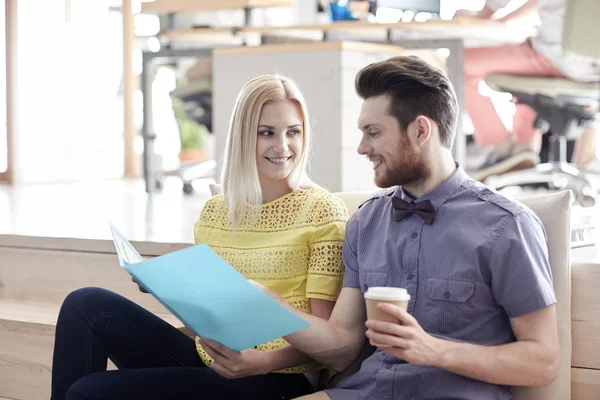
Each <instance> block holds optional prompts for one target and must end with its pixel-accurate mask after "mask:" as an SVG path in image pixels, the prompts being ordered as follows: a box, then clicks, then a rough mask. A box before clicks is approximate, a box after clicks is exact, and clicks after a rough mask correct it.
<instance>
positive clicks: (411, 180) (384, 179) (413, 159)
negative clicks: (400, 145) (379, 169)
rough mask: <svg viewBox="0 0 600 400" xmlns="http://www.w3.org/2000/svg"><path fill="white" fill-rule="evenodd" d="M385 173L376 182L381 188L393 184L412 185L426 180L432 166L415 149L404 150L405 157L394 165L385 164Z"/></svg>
mask: <svg viewBox="0 0 600 400" xmlns="http://www.w3.org/2000/svg"><path fill="white" fill-rule="evenodd" d="M384 168H386V169H385V173H384V174H383V176H381V177H380V178H379V179H377V178H376V179H375V184H376V185H377V186H379V187H380V188H388V187H392V186H410V185H415V184H418V183H420V182H422V181H423V180H425V179H426V178H427V177H428V176H429V175H430V174H431V168H430V167H429V166H428V165H427V164H426V163H425V162H424V160H423V158H422V157H419V155H418V154H416V153H415V152H414V151H413V150H404V154H403V159H402V160H401V161H398V162H396V163H395V164H394V165H390V166H389V168H388V165H387V164H385V165H384Z"/></svg>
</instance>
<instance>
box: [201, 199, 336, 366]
mask: <svg viewBox="0 0 600 400" xmlns="http://www.w3.org/2000/svg"><path fill="white" fill-rule="evenodd" d="M227 211H228V207H227V204H226V203H225V199H224V198H223V196H222V195H218V196H214V197H212V198H211V199H209V200H208V202H207V203H206V205H205V206H204V208H203V209H202V212H201V214H200V218H199V220H198V222H196V225H195V227H194V233H195V241H196V244H200V243H205V244H207V245H209V246H210V247H211V248H212V249H213V250H214V251H215V252H216V253H217V254H219V256H221V257H222V258H223V259H224V260H225V261H227V262H228V263H229V264H230V265H231V266H232V267H234V268H235V269H237V270H238V271H239V272H240V273H241V274H242V275H244V276H245V277H246V278H248V279H252V280H255V281H256V282H259V283H260V284H262V285H264V286H266V287H268V288H270V289H271V290H273V291H275V292H276V293H277V294H279V295H280V296H281V297H282V298H284V299H285V300H286V301H287V302H288V303H290V304H291V305H292V306H294V307H296V308H297V309H299V310H302V311H304V312H307V313H310V312H311V306H310V300H309V299H324V300H330V301H335V300H337V297H338V295H339V292H340V290H341V286H342V276H343V273H344V265H343V263H342V243H343V241H344V235H345V229H346V221H347V219H348V211H347V210H346V206H345V205H344V203H343V202H342V201H341V200H340V199H338V198H337V197H335V196H334V195H332V194H331V193H329V192H327V191H325V190H323V189H320V188H307V189H301V190H297V191H294V192H291V193H289V194H287V195H285V196H283V197H281V198H279V199H277V200H274V201H272V202H269V203H266V204H263V205H262V207H261V209H260V215H258V217H256V216H255V217H254V219H253V221H254V222H252V223H251V222H249V220H248V221H244V219H243V218H242V221H240V222H239V223H238V224H237V226H232V224H231V223H230V222H229V220H228V218H227ZM286 344H287V342H286V341H285V340H284V339H283V338H280V339H275V340H272V341H270V342H267V343H264V344H262V345H259V346H256V350H259V351H271V350H276V349H278V348H281V347H283V346H285V345H286ZM196 348H197V350H198V354H199V355H200V357H201V358H202V360H203V361H204V363H205V364H206V365H209V366H210V364H211V363H212V359H211V358H210V356H209V355H208V354H207V353H206V352H205V351H204V349H203V348H202V346H201V345H200V343H199V341H198V338H196ZM321 368H323V367H321V366H320V365H319V364H317V363H315V362H310V363H307V364H304V365H300V366H297V367H292V368H286V369H283V370H279V371H275V372H279V373H304V372H307V371H312V370H318V369H321Z"/></svg>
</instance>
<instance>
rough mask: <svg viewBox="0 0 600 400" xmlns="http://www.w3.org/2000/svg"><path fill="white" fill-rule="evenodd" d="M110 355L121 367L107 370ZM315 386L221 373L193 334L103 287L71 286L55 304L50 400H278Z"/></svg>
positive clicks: (288, 377)
mask: <svg viewBox="0 0 600 400" xmlns="http://www.w3.org/2000/svg"><path fill="white" fill-rule="evenodd" d="M109 358H110V359H111V360H112V362H113V363H114V364H115V365H116V366H117V367H118V368H119V369H118V370H116V371H106V366H107V360H108V359H109ZM312 392H313V388H312V386H311V384H310V383H309V382H308V380H307V379H306V378H305V377H304V375H302V374H267V375H258V376H251V377H247V378H242V379H231V380H229V379H226V378H223V377H222V376H220V375H218V374H217V373H216V372H214V371H213V370H212V369H210V368H207V367H205V366H204V363H203V362H202V360H201V359H200V357H199V356H198V353H197V352H196V347H195V344H194V341H193V340H192V339H191V338H189V337H187V336H186V335H185V334H183V333H182V332H180V331H179V330H178V329H176V328H175V327H173V326H171V325H170V324H168V323H167V322H165V321H163V320H162V319H161V318H159V317H157V316H155V315H154V314H152V313H151V312H149V311H147V310H145V309H143V308H142V307H140V306H138V305H137V304H135V303H133V302H132V301H129V300H127V299H126V298H124V297H122V296H120V295H118V294H116V293H113V292H110V291H108V290H105V289H100V288H84V289H79V290H76V291H74V292H72V293H71V294H69V296H67V298H66V299H65V301H64V303H63V305H62V308H61V310H60V314H59V317H58V323H57V325H56V338H55V343H54V358H53V361H52V400H64V399H68V400H76V399H77V400H84V399H85V400H105V399H106V400H108V399H111V400H120V399H128V400H133V399H140V400H142V399H143V400H153V399H173V400H183V399H194V400H202V399H219V400H224V399H274V400H275V399H277V400H281V399H293V398H295V397H299V396H303V395H305V394H309V393H312Z"/></svg>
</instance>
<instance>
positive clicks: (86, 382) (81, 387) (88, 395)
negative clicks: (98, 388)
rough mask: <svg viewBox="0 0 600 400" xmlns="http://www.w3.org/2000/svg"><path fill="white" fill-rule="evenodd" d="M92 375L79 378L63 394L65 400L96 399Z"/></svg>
mask: <svg viewBox="0 0 600 400" xmlns="http://www.w3.org/2000/svg"><path fill="white" fill-rule="evenodd" d="M93 375H94V374H92V375H87V376H84V377H83V378H79V379H78V380H77V381H76V382H75V383H74V384H72V385H71V387H70V388H69V390H67V393H65V400H89V399H96V398H97V397H96V396H95V393H94V390H93V387H94V383H93V382H94V376H93Z"/></svg>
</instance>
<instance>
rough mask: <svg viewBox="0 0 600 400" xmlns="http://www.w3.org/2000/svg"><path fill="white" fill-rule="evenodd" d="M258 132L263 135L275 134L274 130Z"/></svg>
mask: <svg viewBox="0 0 600 400" xmlns="http://www.w3.org/2000/svg"><path fill="white" fill-rule="evenodd" d="M258 134H259V135H263V136H273V131H261V132H258Z"/></svg>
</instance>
